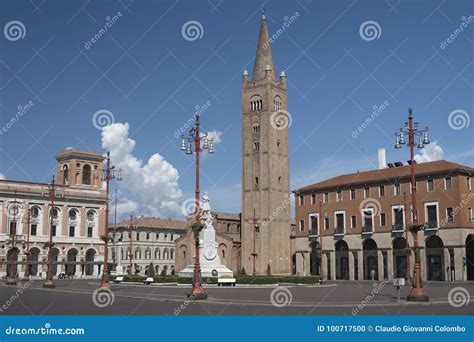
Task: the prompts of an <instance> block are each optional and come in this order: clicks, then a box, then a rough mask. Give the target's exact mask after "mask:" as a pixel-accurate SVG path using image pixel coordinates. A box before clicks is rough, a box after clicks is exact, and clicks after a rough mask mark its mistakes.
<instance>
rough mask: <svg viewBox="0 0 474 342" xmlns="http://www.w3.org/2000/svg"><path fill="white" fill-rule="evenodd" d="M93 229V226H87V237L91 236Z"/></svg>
mask: <svg viewBox="0 0 474 342" xmlns="http://www.w3.org/2000/svg"><path fill="white" fill-rule="evenodd" d="M93 231H94V227H87V237H89V238H91V237H92V233H93Z"/></svg>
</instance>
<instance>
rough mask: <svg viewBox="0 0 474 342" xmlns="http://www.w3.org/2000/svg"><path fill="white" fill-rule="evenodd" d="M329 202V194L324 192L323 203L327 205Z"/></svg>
mask: <svg viewBox="0 0 474 342" xmlns="http://www.w3.org/2000/svg"><path fill="white" fill-rule="evenodd" d="M328 202H329V192H325V193H324V203H328Z"/></svg>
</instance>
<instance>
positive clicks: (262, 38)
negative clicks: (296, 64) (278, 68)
mask: <svg viewBox="0 0 474 342" xmlns="http://www.w3.org/2000/svg"><path fill="white" fill-rule="evenodd" d="M265 13H266V12H265V8H264V9H263V10H262V22H261V25H260V34H259V36H258V44H257V53H256V56H255V66H254V68H253V77H252V79H253V81H258V80H261V79H264V78H265V75H266V71H268V69H270V77H271V78H272V79H275V66H274V65H273V56H272V47H271V46H270V38H269V36H268V29H267V16H266V14H265Z"/></svg>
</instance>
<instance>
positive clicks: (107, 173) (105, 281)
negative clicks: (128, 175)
mask: <svg viewBox="0 0 474 342" xmlns="http://www.w3.org/2000/svg"><path fill="white" fill-rule="evenodd" d="M116 173H117V174H116ZM121 173H122V170H120V169H118V170H117V169H115V166H110V152H107V165H106V168H105V169H103V170H102V181H105V184H106V187H105V193H106V197H107V198H106V201H105V224H104V231H103V234H102V236H101V239H102V241H104V267H103V269H102V279H101V282H100V287H101V288H110V284H109V240H110V239H111V238H110V236H109V191H110V180H111V179H117V181H121V180H122V175H121Z"/></svg>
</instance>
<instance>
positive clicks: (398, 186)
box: [393, 183, 401, 196]
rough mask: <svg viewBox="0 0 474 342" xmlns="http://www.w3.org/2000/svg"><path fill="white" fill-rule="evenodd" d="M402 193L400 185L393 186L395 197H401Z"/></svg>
mask: <svg viewBox="0 0 474 342" xmlns="http://www.w3.org/2000/svg"><path fill="white" fill-rule="evenodd" d="M400 193H401V186H400V183H396V184H395V185H394V186H393V194H394V195H395V196H398V195H400Z"/></svg>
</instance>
